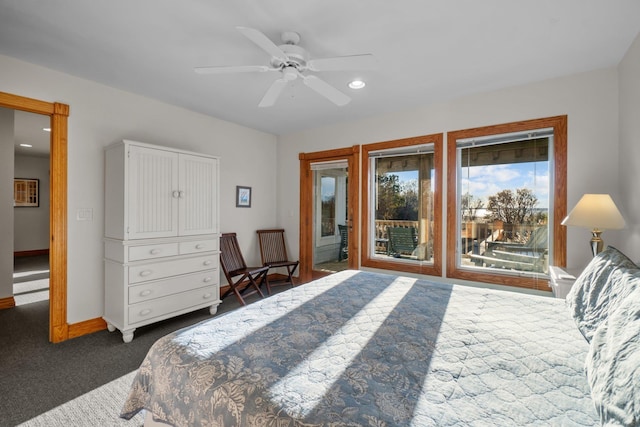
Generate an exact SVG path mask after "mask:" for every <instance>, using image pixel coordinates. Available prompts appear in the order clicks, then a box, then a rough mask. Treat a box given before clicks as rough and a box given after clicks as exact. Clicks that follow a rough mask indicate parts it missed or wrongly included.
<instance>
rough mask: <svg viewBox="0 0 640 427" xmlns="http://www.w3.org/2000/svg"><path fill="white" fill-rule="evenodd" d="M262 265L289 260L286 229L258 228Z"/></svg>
mask: <svg viewBox="0 0 640 427" xmlns="http://www.w3.org/2000/svg"><path fill="white" fill-rule="evenodd" d="M257 233H258V242H259V243H260V257H261V258H262V265H268V264H272V263H277V262H286V261H289V259H288V258H287V246H286V244H285V241H284V229H282V228H275V229H269V230H257Z"/></svg>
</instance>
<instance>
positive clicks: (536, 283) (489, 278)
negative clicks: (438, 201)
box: [446, 115, 567, 291]
mask: <svg viewBox="0 0 640 427" xmlns="http://www.w3.org/2000/svg"><path fill="white" fill-rule="evenodd" d="M544 128H553V134H554V140H553V141H554V143H553V176H554V184H553V185H554V198H553V208H554V209H553V239H552V242H553V260H550V263H551V264H553V265H557V266H565V265H566V259H567V231H566V228H565V227H563V226H562V225H561V224H560V223H561V222H562V220H563V218H564V217H565V216H566V214H567V116H566V115H564V116H555V117H547V118H541V119H534V120H525V121H520V122H513V123H505V124H500V125H494V126H485V127H479V128H473V129H466V130H459V131H454V132H448V133H447V231H448V232H447V261H446V263H447V277H450V278H456V279H463V280H470V281H476V282H486V283H497V284H501V285H507V286H515V287H522V288H529V289H537V290H547V291H548V290H549V287H548V280H540V279H536V278H531V277H518V276H514V275H507V274H493V273H490V272H482V271H477V270H474V271H470V270H465V269H461V268H458V267H457V265H456V261H457V256H456V250H457V247H456V245H457V236H458V231H457V229H458V224H457V217H458V215H457V213H458V210H459V207H458V203H457V202H458V201H457V195H456V188H457V172H458V168H457V158H456V156H457V141H458V140H459V139H465V138H478V137H482V136H488V135H497V134H504V133H512V132H523V131H527V130H533V129H544ZM550 214H551V213H550Z"/></svg>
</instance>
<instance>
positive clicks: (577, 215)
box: [562, 194, 624, 230]
mask: <svg viewBox="0 0 640 427" xmlns="http://www.w3.org/2000/svg"><path fill="white" fill-rule="evenodd" d="M562 225H573V226H577V227H586V228H590V229H597V230H616V229H619V228H622V227H624V218H622V215H621V214H620V211H619V210H618V208H617V207H616V204H615V203H613V199H611V196H609V195H608V194H585V195H584V196H582V198H581V199H580V201H579V202H578V204H577V205H576V206H575V207H574V208H573V209H572V210H571V212H569V215H567V217H566V218H565V219H564V220H562Z"/></svg>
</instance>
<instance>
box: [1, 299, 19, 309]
mask: <svg viewBox="0 0 640 427" xmlns="http://www.w3.org/2000/svg"><path fill="white" fill-rule="evenodd" d="M15 306H16V300H15V299H14V298H13V297H12V296H11V297H7V298H0V310H5V309H7V308H13V307H15Z"/></svg>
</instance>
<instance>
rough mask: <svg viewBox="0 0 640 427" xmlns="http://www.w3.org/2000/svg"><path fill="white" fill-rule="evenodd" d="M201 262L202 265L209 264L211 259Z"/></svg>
mask: <svg viewBox="0 0 640 427" xmlns="http://www.w3.org/2000/svg"><path fill="white" fill-rule="evenodd" d="M202 264H204V265H211V260H210V259H208V260H206V261H205V262H203V263H202Z"/></svg>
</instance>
